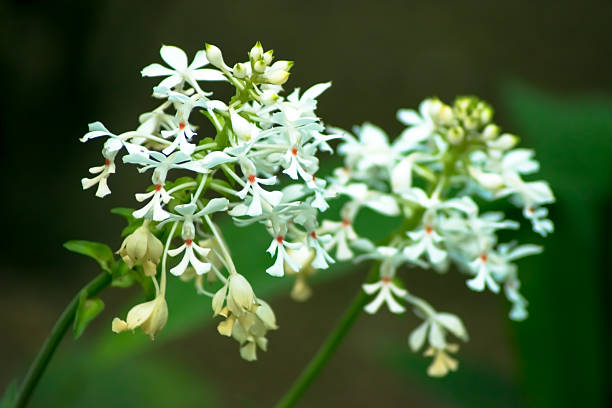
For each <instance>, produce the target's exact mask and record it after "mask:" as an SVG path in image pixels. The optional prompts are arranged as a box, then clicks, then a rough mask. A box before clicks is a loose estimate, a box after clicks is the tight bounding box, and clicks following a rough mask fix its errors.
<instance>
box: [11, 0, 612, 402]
mask: <svg viewBox="0 0 612 408" xmlns="http://www.w3.org/2000/svg"><path fill="white" fill-rule="evenodd" d="M611 16H612V3H611V2H595V1H592V2H588V1H587V2H581V3H576V2H559V1H538V2H534V1H506V2H490V1H488V2H487V1H483V0H472V1H464V2H453V1H429V2H427V1H415V2H412V1H411V2H408V1H405V2H403V1H378V2H367V1H336V2H329V1H308V2H297V1H293V2H272V1H265V0H262V1H257V2H253V1H249V2H247V1H239V0H236V1H233V2H202V1H200V2H196V1H174V2H164V1H146V2H145V1H132V2H125V1H117V0H116V1H105V2H103V1H84V2H67V1H54V2H43V1H40V2H36V1H19V2H17V1H13V2H6V1H5V2H2V3H0V38H1V40H0V44H1V45H2V47H1V52H0V78H2V90H3V97H2V98H1V99H0V104H1V112H2V120H1V121H0V134H1V135H2V139H1V140H2V145H1V150H2V153H1V156H0V163H1V164H0V166H1V169H2V171H1V172H0V174H1V179H0V180H1V185H2V187H3V194H2V198H3V199H2V206H3V207H2V214H3V215H4V218H3V225H4V227H5V230H4V237H5V239H4V240H3V241H4V242H3V246H2V254H3V255H4V256H3V259H2V264H1V265H0V270H1V271H2V285H1V287H0V310H2V313H1V314H0V325H1V327H2V328H3V329H2V336H0V361H2V363H3V364H2V370H0V388H4V386H5V384H7V383H8V382H9V381H10V380H11V379H12V378H14V377H16V376H18V375H22V374H23V372H24V370H25V367H26V364H28V363H29V362H30V361H31V359H32V357H33V355H34V353H35V351H36V350H37V348H38V347H39V346H40V344H41V343H42V341H43V339H44V337H45V336H46V334H47V333H48V331H49V329H50V327H51V325H52V324H53V321H54V319H55V318H56V316H57V315H58V314H59V312H60V310H61V309H62V308H63V306H64V305H65V303H66V302H67V301H68V298H69V297H70V296H72V294H73V293H74V292H75V290H76V289H77V288H78V287H80V286H81V285H82V284H83V283H84V282H86V281H87V280H88V279H90V277H91V276H93V274H94V273H96V270H95V265H94V264H93V263H92V262H90V261H88V260H86V259H84V258H83V259H81V258H78V257H77V256H75V255H72V254H68V253H67V252H66V251H64V250H63V249H62V248H61V244H62V243H63V242H64V241H66V240H68V239H74V238H82V239H90V240H98V241H102V242H106V243H108V244H109V245H111V247H113V248H117V247H118V246H119V244H120V237H119V234H118V232H119V231H120V228H121V227H122V225H123V224H122V221H121V219H119V218H118V217H116V216H112V215H110V214H109V212H108V210H109V209H110V208H113V207H118V206H128V207H129V206H132V205H134V199H133V196H132V195H131V194H132V193H133V192H134V190H135V189H137V187H136V186H142V185H144V184H146V183H147V182H148V180H147V179H146V176H140V175H138V174H136V172H134V171H132V169H123V168H120V169H119V175H117V176H115V177H113V178H111V180H110V186H111V189H112V190H113V194H112V195H111V196H110V197H108V198H106V199H104V200H100V199H96V198H95V197H93V193H92V192H90V191H87V192H83V191H81V188H80V183H79V180H80V178H81V177H83V176H85V175H86V172H87V168H88V167H90V166H92V165H96V164H97V163H98V162H99V161H100V156H99V147H100V145H99V144H97V143H96V142H90V143H88V144H87V145H83V144H81V143H80V142H78V138H79V137H81V136H82V135H83V134H84V133H85V132H86V129H87V123H89V122H93V121H95V120H101V121H102V122H104V123H105V124H106V125H107V126H108V127H109V128H110V129H111V130H115V131H117V132H122V131H125V130H128V129H131V128H134V127H135V125H136V123H137V116H138V114H139V113H141V112H144V111H146V110H149V109H150V108H152V107H154V106H155V101H154V100H153V99H151V98H150V93H151V87H152V86H153V85H154V84H155V83H156V82H155V80H152V79H140V74H139V71H140V69H141V68H142V67H144V66H146V65H147V64H149V63H151V62H157V61H159V55H158V51H159V46H160V45H161V44H162V43H164V44H173V45H178V46H180V47H182V48H183V49H185V50H186V51H187V52H188V53H189V54H190V55H192V54H193V52H194V51H195V50H197V49H201V48H203V44H204V42H205V41H206V42H210V43H214V44H216V45H218V46H220V47H221V48H222V50H223V51H224V55H225V56H226V60H227V61H237V60H243V59H245V58H246V52H247V51H248V49H249V48H250V46H252V44H253V43H254V42H255V41H256V40H260V41H262V43H263V45H264V47H265V48H274V50H275V54H276V55H277V56H278V57H280V58H283V59H290V60H295V61H296V65H295V67H294V69H293V71H292V76H291V79H290V81H289V83H288V86H289V87H293V86H302V87H305V86H308V85H310V84H313V83H316V82H321V81H327V80H330V79H331V80H333V81H334V86H333V87H332V88H331V89H330V90H329V91H328V92H326V93H325V94H324V95H323V96H322V97H321V98H320V102H319V114H320V115H321V116H322V117H323V118H324V119H326V120H327V121H328V122H331V123H333V124H334V125H337V126H341V127H345V128H350V127H351V126H352V125H353V124H357V123H360V122H362V121H364V120H369V121H372V122H374V123H377V124H379V125H381V126H382V127H383V128H385V129H387V130H388V131H389V132H390V134H391V135H393V134H396V133H397V132H398V131H399V130H400V129H401V126H400V124H399V123H397V121H396V120H395V118H394V115H395V111H396V110H397V109H398V108H400V107H416V106H417V105H418V103H419V101H420V100H421V99H423V98H424V97H427V96H431V95H437V96H439V97H441V98H442V99H444V100H446V101H447V102H450V101H451V100H452V98H454V96H455V95H458V94H466V93H467V94H477V95H479V96H481V97H483V98H484V99H486V100H488V101H489V102H491V103H492V104H493V106H495V107H496V109H497V112H496V120H497V121H498V122H499V123H500V124H501V125H502V126H503V127H504V128H505V129H507V130H508V131H511V132H515V133H518V134H520V135H521V136H522V138H523V142H524V145H525V146H527V147H533V148H535V149H536V151H537V157H538V158H539V159H540V161H541V164H542V173H541V174H542V176H543V177H545V178H546V179H548V180H549V181H550V182H551V185H552V187H553V190H554V191H555V192H556V194H557V196H558V203H557V204H556V205H554V206H553V208H552V210H551V214H552V218H553V219H554V220H555V222H556V226H557V231H556V233H555V235H554V236H553V237H552V238H550V239H547V240H545V241H542V240H540V239H538V238H534V237H533V234H527V231H525V234H524V236H521V239H522V240H525V241H529V242H536V243H540V242H541V241H542V243H543V244H544V245H545V246H546V252H545V254H543V255H542V256H540V257H534V258H533V260H529V261H527V260H526V261H523V262H521V263H520V264H519V267H520V269H521V276H522V277H523V280H524V290H525V293H526V295H527V297H528V298H529V300H530V302H531V304H530V306H531V308H530V310H531V317H530V318H529V319H528V320H527V321H526V322H523V323H520V324H514V323H507V319H506V312H507V308H508V306H507V305H506V304H505V303H504V302H503V301H502V299H498V298H497V297H494V296H490V295H488V294H485V295H478V294H475V293H472V292H469V291H468V290H467V289H466V288H465V284H464V279H463V277H461V276H460V275H459V274H458V273H456V272H452V273H449V274H448V275H447V276H443V277H440V276H434V275H433V274H431V273H429V272H426V271H423V272H416V273H414V274H413V275H411V276H410V280H409V281H408V282H407V283H408V285H409V287H410V288H411V289H412V290H413V291H414V292H415V293H417V294H419V295H422V296H424V297H425V298H427V299H431V301H432V303H433V304H434V305H436V306H438V307H439V308H440V309H441V310H448V311H452V312H456V313H457V314H459V315H460V316H461V317H462V318H463V319H464V321H465V323H466V324H467V326H468V330H469V331H470V334H471V341H470V342H469V343H468V344H466V345H465V347H464V348H463V351H462V352H461V354H460V358H461V361H462V362H461V364H462V365H461V369H460V371H459V372H458V373H455V374H453V375H451V376H450V377H449V378H447V379H445V380H442V381H439V380H431V379H428V378H426V377H425V375H424V368H425V364H426V362H425V361H424V360H423V358H421V357H420V356H415V355H413V354H412V353H410V352H409V351H408V348H407V344H406V336H407V334H408V333H409V330H410V329H411V328H412V327H414V324H416V319H413V318H411V317H410V318H408V319H407V320H408V321H405V320H406V319H405V318H401V319H398V318H395V317H393V316H387V315H385V314H379V315H377V316H376V318H371V317H363V318H362V319H361V320H360V321H359V323H358V324H357V326H356V327H355V329H354V332H353V333H352V334H351V335H350V336H349V337H348V338H347V341H346V343H345V344H344V345H343V347H342V348H341V350H340V351H339V352H338V355H337V356H336V357H334V359H333V360H332V361H331V363H330V365H329V367H327V369H326V370H325V371H324V373H323V374H322V376H321V378H319V379H318V380H317V381H316V382H315V384H314V385H313V387H312V389H311V390H310V391H309V392H308V393H307V395H306V397H305V399H304V402H303V404H302V406H313V405H319V406H329V405H332V404H333V403H336V404H342V403H343V402H347V401H348V402H350V405H351V406H372V405H373V404H375V403H379V404H380V405H383V406H403V405H410V404H411V405H413V406H440V407H451V406H509V407H510V406H512V407H514V406H533V407H548V406H550V407H561V406H576V405H583V406H589V407H590V406H602V405H604V403H605V398H606V393H609V388H610V383H609V379H608V375H607V373H606V370H607V367H608V366H609V363H610V361H609V358H608V357H609V352H608V350H607V349H608V344H609V341H610V335H609V334H610V333H609V328H610V326H609V324H608V322H607V321H606V318H607V316H608V314H609V306H610V305H609V300H608V301H607V303H605V302H606V301H605V299H606V297H607V293H608V292H607V290H608V288H609V286H610V285H609V284H610V278H609V272H608V271H609V269H610V267H609V265H610V263H609V261H608V260H607V258H606V255H607V254H609V253H610V251H611V250H612V248H611V247H610V242H611V240H610V239H609V231H610V228H611V227H612V219H611V217H610V215H609V213H610V204H611V201H612V197H611V193H610V192H611V191H612V190H611V184H612V183H611V179H610V177H611V174H612V171H611V169H610V166H611V161H610V158H611V157H612V97H611V96H610V95H611V92H612V75H610V66H611V63H612V42H611V41H610V38H612V28H611V27H610V23H609V20H610V17H611ZM526 84H527V85H526ZM218 89H219V92H220V94H223V92H228V91H227V89H226V88H218ZM534 89H537V90H534ZM215 90H217V88H215ZM122 170H128V171H122ZM516 215H517V216H518V213H517V214H516ZM362 223H363V225H364V228H375V225H378V222H377V221H376V222H375V221H372V222H370V221H368V220H367V219H366V220H364V221H362ZM379 232H380V231H379ZM234 236H235V241H234V242H235V244H236V246H235V247H236V248H240V245H241V244H240V243H241V242H242V243H243V244H242V245H249V241H248V240H247V241H245V238H244V233H241V232H240V231H237V232H235V233H234ZM241 237H242V238H241ZM241 239H242V241H241ZM262 245H263V242H256V243H253V244H252V246H253V248H252V249H251V250H253V251H254V249H255V248H257V249H258V250H260V249H261V248H260V247H261V246H262ZM243 252H244V257H245V260H243V261H242V262H243V267H244V269H250V270H249V272H248V274H250V276H256V275H257V276H258V275H263V270H262V268H263V265H264V264H265V263H266V262H267V261H268V260H267V259H266V258H264V257H263V255H257V256H252V257H251V256H248V253H249V252H248V251H246V252H245V251H243ZM252 253H254V254H255V253H256V252H252ZM259 253H261V251H259ZM345 271H346V268H345ZM337 275H339V276H337V279H332V278H334V277H335V276H331V277H330V276H327V278H328V279H326V280H324V281H323V282H321V283H320V285H319V286H317V288H316V295H315V298H314V299H312V301H310V302H309V303H307V304H295V303H293V302H291V301H290V300H288V299H287V296H286V290H285V289H286V286H283V285H282V284H281V285H280V287H279V284H278V283H277V282H270V279H264V278H266V277H265V276H262V277H261V278H262V279H259V280H258V281H257V286H256V290H261V291H262V292H264V293H267V295H268V296H273V295H276V299H274V300H273V302H272V304H273V306H274V307H275V310H277V314H278V317H279V321H280V325H281V328H282V329H281V330H280V331H278V332H275V333H273V334H272V335H271V336H270V337H271V338H270V342H271V343H270V344H271V350H270V351H269V352H268V353H265V354H262V355H261V356H260V360H261V361H259V362H258V363H256V364H247V363H244V362H242V361H240V360H239V357H238V352H237V346H236V344H234V343H233V342H232V341H228V340H227V339H224V338H220V336H218V335H217V334H216V332H215V330H214V327H213V326H212V325H211V324H210V323H211V321H210V319H209V318H208V316H209V315H210V314H209V313H210V312H209V309H208V306H202V304H206V303H207V302H206V301H205V300H204V299H199V298H197V297H196V296H195V295H193V294H192V292H191V291H190V290H189V289H190V288H189V287H188V285H187V286H185V285H183V284H181V283H180V282H175V283H174V286H173V287H172V290H174V295H173V296H174V298H173V299H171V300H170V307H171V323H170V325H169V327H168V329H167V332H166V333H163V335H160V339H158V341H157V342H156V343H154V344H151V343H150V342H149V341H148V340H147V339H146V338H144V336H139V335H135V336H129V335H126V336H111V335H110V334H109V333H108V332H109V330H108V328H109V325H110V323H109V322H110V320H111V318H112V316H113V315H115V314H118V313H124V312H125V311H126V310H127V307H128V306H127V303H125V299H126V297H131V296H134V295H136V293H135V291H129V292H125V291H123V292H121V291H117V290H115V291H109V293H108V294H105V295H104V296H103V297H104V299H105V301H106V302H107V306H108V310H107V311H106V312H104V314H103V315H102V316H101V317H100V318H99V321H98V322H97V324H95V325H94V326H93V327H92V328H91V329H90V330H89V331H88V332H86V334H85V335H84V336H83V338H82V339H81V340H79V342H78V343H74V342H73V341H72V340H71V339H67V340H66V341H65V342H64V344H63V347H62V349H61V350H60V353H59V355H58V356H57V358H56V359H55V360H54V361H53V363H52V365H51V368H50V371H49V372H48V373H47V374H48V375H46V376H45V377H44V378H43V381H42V385H41V389H40V390H38V391H37V394H36V396H35V400H34V404H33V405H32V406H41V407H42V406H66V407H68V406H74V407H79V406H84V405H87V406H97V405H100V406H108V405H109V404H114V405H116V406H134V405H135V406H140V405H144V404H148V405H149V406H152V407H157V406H160V407H162V406H169V405H172V404H175V405H178V406H202V405H206V406H269V405H271V404H272V402H273V401H275V400H276V399H277V398H278V396H280V394H282V392H283V391H284V389H285V388H286V387H287V386H288V385H289V384H290V383H291V381H292V379H293V378H294V377H295V375H296V374H297V373H298V372H299V370H300V369H301V367H302V366H303V365H304V364H305V362H306V361H308V359H309V358H310V356H311V355H312V353H313V352H314V350H315V349H316V347H317V346H318V344H319V343H320V342H321V341H322V339H323V338H324V336H325V333H327V332H328V331H329V330H330V328H331V327H332V326H333V324H334V322H335V320H336V319H337V317H338V316H339V314H340V313H341V311H342V309H343V308H344V307H345V305H347V304H348V303H349V298H350V297H351V296H352V293H354V292H355V291H357V290H358V287H359V282H360V280H361V279H362V278H363V273H360V272H358V271H357V272H355V271H353V273H351V274H346V273H342V274H340V273H338V274H337ZM266 291H267V292H266ZM124 292H125V293H124ZM258 293H259V292H258ZM130 300H132V301H133V300H134V299H130ZM200 308H201V309H200ZM172 313H174V314H172ZM190 316H193V318H191V317H190ZM197 316H199V317H197ZM173 322H174V323H173ZM172 325H174V326H172ZM164 336H165V340H164ZM348 390H350V392H348V393H347V391H348ZM176 401H182V403H181V404H178V403H176ZM96 404H97V405H96Z"/></svg>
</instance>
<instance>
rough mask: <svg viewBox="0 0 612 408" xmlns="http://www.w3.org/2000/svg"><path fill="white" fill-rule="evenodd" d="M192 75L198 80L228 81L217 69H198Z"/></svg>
mask: <svg viewBox="0 0 612 408" xmlns="http://www.w3.org/2000/svg"><path fill="white" fill-rule="evenodd" d="M191 76H192V77H193V79H195V80H196V81H226V80H227V78H225V75H223V73H222V72H221V71H217V70H216V69H209V68H204V69H197V70H195V71H192V72H191Z"/></svg>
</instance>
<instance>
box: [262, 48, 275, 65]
mask: <svg viewBox="0 0 612 408" xmlns="http://www.w3.org/2000/svg"><path fill="white" fill-rule="evenodd" d="M262 58H263V61H264V63H265V64H266V65H270V64H271V63H272V59H274V51H272V50H268V51H266V52H264V54H263V56H262Z"/></svg>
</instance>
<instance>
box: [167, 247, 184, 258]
mask: <svg viewBox="0 0 612 408" xmlns="http://www.w3.org/2000/svg"><path fill="white" fill-rule="evenodd" d="M186 247H187V245H185V244H183V245H181V246H180V247H178V248H174V249H169V250H168V255H170V256H177V255H178V254H180V253H181V252H183V250H185V248H186Z"/></svg>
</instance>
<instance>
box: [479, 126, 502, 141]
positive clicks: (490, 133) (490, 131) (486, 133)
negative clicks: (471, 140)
mask: <svg viewBox="0 0 612 408" xmlns="http://www.w3.org/2000/svg"><path fill="white" fill-rule="evenodd" d="M497 135H499V126H497V125H494V124H492V123H491V124H489V125H487V126H486V127H485V128H484V130H483V131H482V138H483V140H493V139H495V138H496V137H497Z"/></svg>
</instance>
